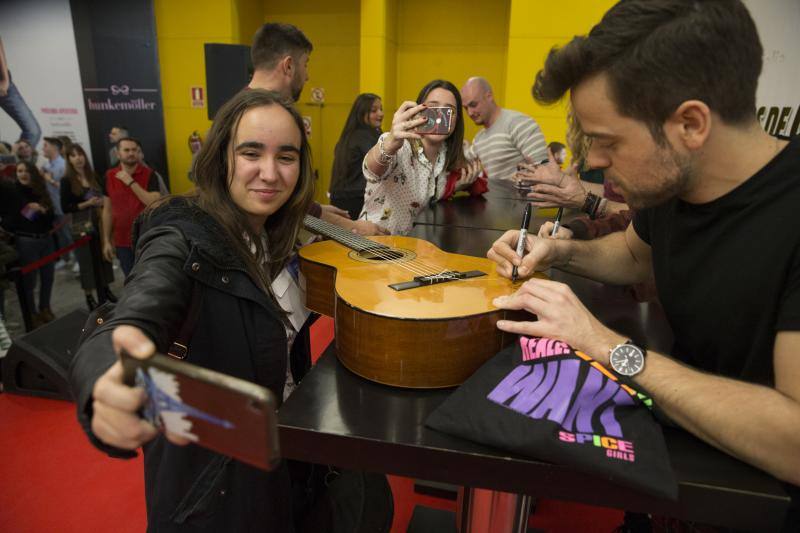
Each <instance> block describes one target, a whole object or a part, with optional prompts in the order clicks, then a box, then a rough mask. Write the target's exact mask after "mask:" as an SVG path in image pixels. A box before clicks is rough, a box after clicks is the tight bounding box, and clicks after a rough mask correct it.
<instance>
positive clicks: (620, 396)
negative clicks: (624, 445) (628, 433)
mask: <svg viewBox="0 0 800 533" xmlns="http://www.w3.org/2000/svg"><path fill="white" fill-rule="evenodd" d="M612 402H613V403H612V404H611V405H609V406H608V407H606V408H605V409H604V410H603V412H602V413H601V414H600V423H601V424H603V427H604V428H605V430H606V434H608V435H613V436H614V437H622V428H621V427H620V425H619V422H617V417H616V416H615V414H614V410H615V409H616V408H617V407H619V406H620V405H634V402H633V398H631V395H630V394H628V393H627V392H625V391H624V390H622V389H621V388H620V389H619V390H617V393H616V394H615V395H614V398H613V399H612Z"/></svg>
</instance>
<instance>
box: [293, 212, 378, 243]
mask: <svg viewBox="0 0 800 533" xmlns="http://www.w3.org/2000/svg"><path fill="white" fill-rule="evenodd" d="M303 225H304V226H305V227H306V229H307V230H309V231H311V232H313V233H317V234H319V235H322V236H323V237H327V238H329V239H333V240H334V241H336V242H338V243H339V244H342V245H344V246H347V247H348V248H351V249H353V250H355V251H357V252H364V251H367V250H381V249H386V248H388V246H386V245H383V244H380V243H377V242H375V241H371V240H369V239H367V238H366V237H362V236H361V235H358V234H356V233H353V232H351V231H347V230H346V229H344V228H342V227H339V226H337V225H335V224H331V223H329V222H325V221H324V220H321V219H319V218H317V217H312V216H311V215H306V216H305V218H304V219H303Z"/></svg>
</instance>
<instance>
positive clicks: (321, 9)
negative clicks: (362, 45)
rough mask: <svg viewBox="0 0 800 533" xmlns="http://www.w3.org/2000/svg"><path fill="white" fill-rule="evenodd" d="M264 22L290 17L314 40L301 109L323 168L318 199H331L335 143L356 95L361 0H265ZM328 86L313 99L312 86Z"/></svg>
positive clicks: (316, 162) (317, 166)
mask: <svg viewBox="0 0 800 533" xmlns="http://www.w3.org/2000/svg"><path fill="white" fill-rule="evenodd" d="M263 5H264V16H263V19H262V20H263V22H286V23H289V24H294V25H295V26H297V27H298V28H300V29H301V30H302V31H303V33H305V34H306V37H308V39H309V40H310V41H311V42H312V43H313V45H314V51H313V52H312V53H311V60H310V61H309V63H308V74H309V80H308V83H306V86H305V88H304V89H303V93H302V94H301V95H300V100H299V101H298V102H297V109H298V110H299V111H300V114H302V115H304V116H309V117H311V138H310V139H309V140H310V143H311V150H312V153H313V156H314V168H315V169H316V170H317V171H318V172H319V180H318V181H317V191H316V198H317V201H320V202H323V203H328V200H327V196H326V195H327V192H328V185H329V184H330V176H331V166H332V165H333V149H334V147H335V146H336V141H337V140H339V135H340V134H341V133H342V127H343V126H344V122H345V119H346V118H347V114H348V113H349V112H350V107H351V106H352V105H353V100H355V98H356V96H357V95H358V92H359V91H358V83H359V70H358V64H359V33H360V26H359V21H360V18H361V17H360V11H361V5H360V2H359V0H336V1H327V0H303V1H302V2H300V1H297V0H265V1H264V4H263ZM314 87H322V88H324V89H325V105H324V106H322V107H319V106H317V105H314V104H312V103H311V96H310V95H311V89H312V88H314Z"/></svg>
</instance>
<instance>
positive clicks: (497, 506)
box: [456, 487, 531, 533]
mask: <svg viewBox="0 0 800 533" xmlns="http://www.w3.org/2000/svg"><path fill="white" fill-rule="evenodd" d="M530 506H531V497H530V496H526V495H523V494H512V493H509V492H499V491H494V490H486V489H475V488H470V487H464V488H462V489H460V490H459V492H458V511H457V514H456V527H457V529H458V531H459V533H525V532H526V531H527V529H528V516H529V515H530Z"/></svg>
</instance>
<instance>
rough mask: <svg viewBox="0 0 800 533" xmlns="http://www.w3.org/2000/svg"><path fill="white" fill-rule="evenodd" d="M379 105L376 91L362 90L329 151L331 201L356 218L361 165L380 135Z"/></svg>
mask: <svg viewBox="0 0 800 533" xmlns="http://www.w3.org/2000/svg"><path fill="white" fill-rule="evenodd" d="M382 121H383V105H382V104H381V98H380V96H378V95H377V94H372V93H363V94H359V95H358V96H357V97H356V100H355V102H353V107H351V108H350V114H349V115H348V116H347V121H345V123H344V128H342V134H341V135H340V136H339V141H338V142H337V143H336V149H335V150H334V152H333V170H332V171H331V186H330V197H331V203H332V204H333V205H335V206H336V207H339V208H341V209H344V210H345V211H347V212H348V213H349V215H350V218H353V219H357V218H358V217H359V215H360V214H361V209H362V208H363V207H364V189H365V188H366V186H367V181H366V180H365V179H364V172H363V171H362V170H361V165H362V164H363V162H364V156H365V155H367V152H369V149H370V148H372V147H373V146H375V142H376V141H377V140H378V136H379V135H380V134H381V122H382Z"/></svg>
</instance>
